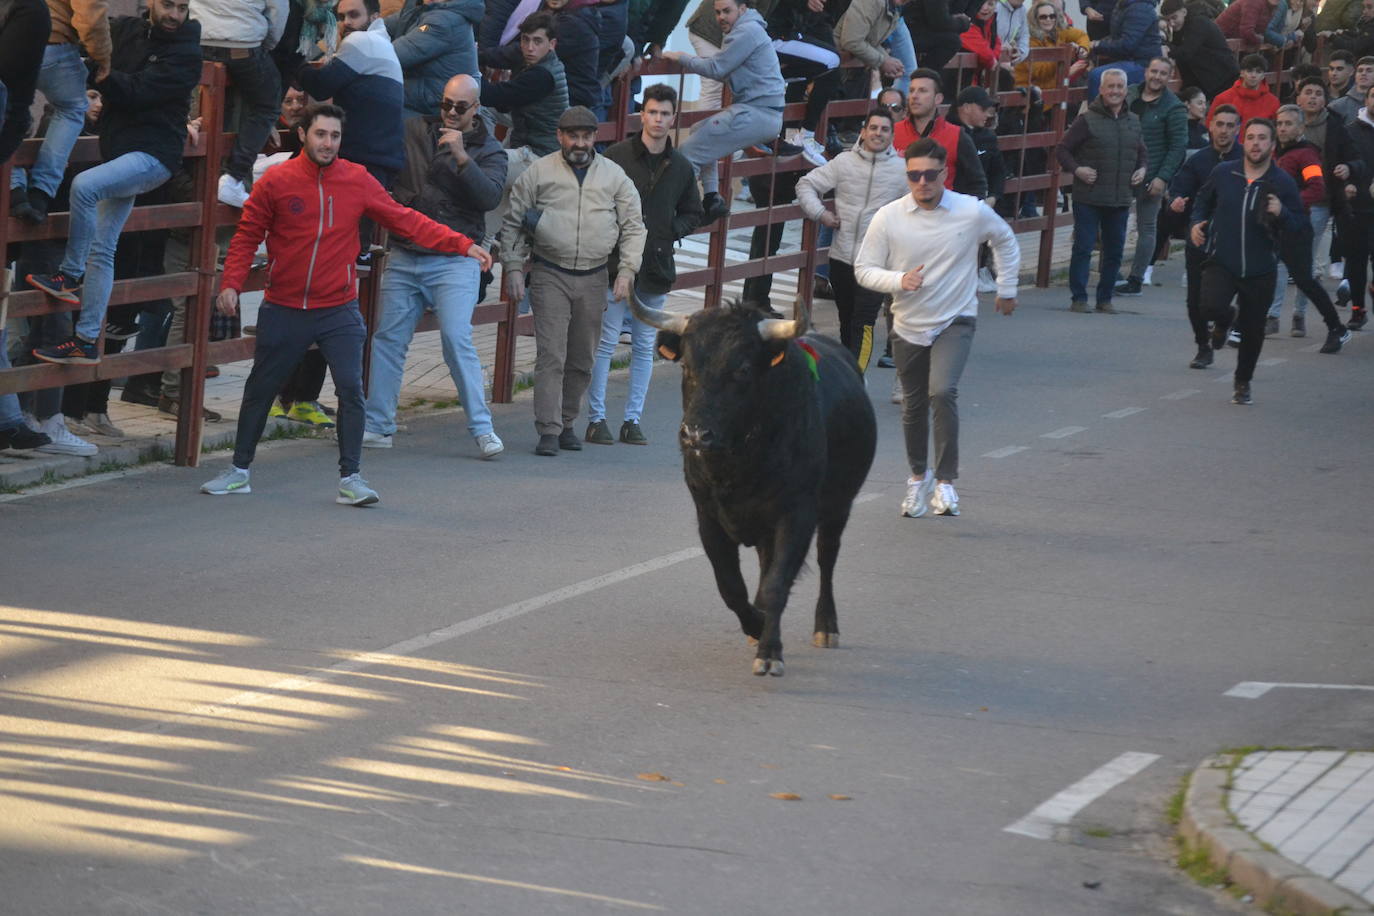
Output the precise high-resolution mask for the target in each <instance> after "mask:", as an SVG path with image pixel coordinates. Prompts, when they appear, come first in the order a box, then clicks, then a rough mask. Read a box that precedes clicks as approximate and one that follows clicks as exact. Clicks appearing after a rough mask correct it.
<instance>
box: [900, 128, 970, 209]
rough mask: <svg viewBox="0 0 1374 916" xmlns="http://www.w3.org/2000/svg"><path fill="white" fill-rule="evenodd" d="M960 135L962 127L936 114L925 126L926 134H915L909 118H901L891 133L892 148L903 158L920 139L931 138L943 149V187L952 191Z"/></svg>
mask: <svg viewBox="0 0 1374 916" xmlns="http://www.w3.org/2000/svg"><path fill="white" fill-rule="evenodd" d="M962 133H963V128H962V127H959V126H958V125H957V124H951V123H950V122H949V120H948V119H946V118H942V117H940V116H939V115H938V114H937V115H936V116H935V117H933V118H931V119H930V124H928V125H926V132H925V133H923V134H918V133H916V127H915V126H914V125H913V124H912V123H911V118H902V120H900V121H898V122H897V127H896V129H895V130H893V132H892V148H893V149H895V150H896V151H897V155H898V156H905V155H906V148H907V147H908V146H910V145H911V144H913V143H915V142H916V141H917V140H920V139H921V138H922V137H931V138H933V139H934V140H935V142H936V143H938V144H940V145H941V146H943V147H944V148H945V187H946V188H947V189H949V190H951V191H953V190H954V173H955V171H957V168H958V165H959V136H960V134H962Z"/></svg>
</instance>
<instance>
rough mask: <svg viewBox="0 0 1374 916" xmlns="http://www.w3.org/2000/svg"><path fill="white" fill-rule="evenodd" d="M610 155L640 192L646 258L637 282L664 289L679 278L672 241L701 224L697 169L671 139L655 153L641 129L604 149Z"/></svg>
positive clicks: (647, 288)
mask: <svg viewBox="0 0 1374 916" xmlns="http://www.w3.org/2000/svg"><path fill="white" fill-rule="evenodd" d="M606 158H607V159H609V160H611V161H612V162H614V163H615V164H616V165H618V166H620V167H621V168H622V169H624V171H625V174H626V176H628V177H629V179H630V180H631V181H632V182H634V186H635V190H636V191H638V192H639V200H640V207H641V208H642V211H643V214H644V233H645V238H644V257H643V259H642V262H641V264H640V269H639V275H638V277H637V278H636V286H638V287H639V288H640V289H642V290H643V291H644V292H646V293H666V292H668V291H669V290H670V289H672V288H673V282H674V281H675V280H676V279H677V265H676V264H675V263H674V261H673V243H674V242H676V241H677V240H678V239H680V238H684V237H686V236H687V235H689V234H690V233H691V232H692V230H694V229H696V227H697V226H698V225H700V224H701V217H702V213H703V211H702V208H701V194H700V192H698V190H697V174H696V169H694V168H693V167H692V164H691V163H690V162H688V161H687V157H686V156H684V155H682V154H681V153H679V152H678V151H677V150H675V149H673V141H672V140H671V139H670V140H668V145H667V147H666V148H665V149H664V155H663V156H662V157H656V156H654V155H653V154H651V153H650V152H649V150H648V148H647V147H646V146H645V145H644V139H643V137H642V136H641V135H640V134H635V135H634V136H633V137H630V138H629V139H628V140H622V141H620V142H619V143H617V144H615V145H613V146H610V147H608V148H607V149H606Z"/></svg>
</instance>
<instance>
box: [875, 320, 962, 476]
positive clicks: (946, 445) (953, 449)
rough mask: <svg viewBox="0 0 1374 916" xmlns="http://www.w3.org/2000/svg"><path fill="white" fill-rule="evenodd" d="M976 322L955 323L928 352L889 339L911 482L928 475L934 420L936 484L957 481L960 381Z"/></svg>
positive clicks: (914, 345) (896, 338)
mask: <svg viewBox="0 0 1374 916" xmlns="http://www.w3.org/2000/svg"><path fill="white" fill-rule="evenodd" d="M976 327H977V320H976V319H974V318H968V317H964V318H956V319H954V324H952V325H950V326H949V327H947V328H945V330H944V331H942V332H941V333H940V336H939V337H937V338H935V343H933V344H931V345H930V346H928V347H921V346H917V345H916V344H913V343H907V342H906V341H905V340H903V339H902V338H901V337H900V336H895V335H894V336H893V338H892V359H893V362H895V363H896V364H897V378H898V379H900V380H901V383H902V394H903V398H902V433H903V434H904V435H905V437H906V458H907V463H908V464H910V465H911V476H913V477H915V478H917V479H920V478H921V477H922V476H923V475H924V474H925V472H926V467H927V466H928V462H927V461H926V455H927V451H928V449H929V442H930V438H931V422H930V420H931V415H932V414H933V415H934V419H935V423H934V434H935V479H936V480H955V479H957V478H958V476H959V405H958V398H959V376H961V375H963V374H964V364H965V363H967V362H968V353H969V349H970V348H972V346H973V332H974V330H975V328H976Z"/></svg>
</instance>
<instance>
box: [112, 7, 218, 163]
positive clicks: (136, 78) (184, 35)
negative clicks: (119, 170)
mask: <svg viewBox="0 0 1374 916" xmlns="http://www.w3.org/2000/svg"><path fill="white" fill-rule="evenodd" d="M110 38H111V40H112V41H113V44H114V55H113V57H112V58H111V59H110V68H111V69H110V75H109V76H107V77H106V78H105V79H103V80H101V81H100V82H98V83H96V84H95V88H96V89H97V90H99V92H100V94H101V95H102V96H103V97H104V99H105V110H104V111H103V113H102V114H101V115H100V126H99V132H100V155H101V157H102V158H104V160H105V161H106V162H109V161H110V160H111V159H116V158H118V157H120V156H122V155H124V154H125V153H147V154H148V155H150V156H152V157H153V158H154V159H156V160H157V161H158V162H160V163H162V164H163V165H164V166H166V167H167V171H169V172H172V173H175V172H176V171H177V170H178V169H180V168H181V153H182V150H183V149H185V147H186V116H187V114H188V113H189V112H190V110H191V90H192V89H194V88H195V87H196V84H197V83H199V82H200V68H201V60H200V23H199V22H196V21H195V20H194V19H188V20H186V21H185V22H183V23H182V24H181V25H180V26H178V27H177V29H176V31H175V32H168V31H166V30H164V29H159V28H154V27H153V25H152V24H151V23H150V22H149V21H148V18H147V17H146V16H121V17H119V18H118V19H112V20H110Z"/></svg>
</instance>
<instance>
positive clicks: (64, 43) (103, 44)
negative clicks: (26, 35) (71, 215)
mask: <svg viewBox="0 0 1374 916" xmlns="http://www.w3.org/2000/svg"><path fill="white" fill-rule="evenodd" d="M48 13H49V15H51V17H52V33H51V34H50V35H49V36H48V46H47V48H46V49H45V50H44V51H43V68H42V69H41V70H40V71H39V72H38V91H39V92H41V93H43V96H44V97H45V98H46V99H47V100H48V102H49V103H50V104H51V105H52V108H53V113H52V118H51V119H50V120H49V121H48V132H47V135H46V136H45V137H44V138H43V146H42V148H41V149H40V150H39V151H38V158H37V159H36V160H35V161H34V164H33V168H32V169H30V170H29V171H28V173H27V174H26V173H25V171H24V170H23V169H15V170H14V171H13V173H11V176H10V187H11V188H12V189H13V190H12V192H11V193H12V196H11V201H12V203H11V206H10V211H11V212H12V213H13V214H14V215H15V216H17V217H19V218H20V219H23V220H25V221H27V222H30V223H35V224H36V223H41V222H43V221H44V220H45V219H47V218H48V207H49V205H50V204H51V203H52V199H53V196H54V195H55V194H56V193H57V188H58V185H60V184H62V175H63V173H64V172H65V171H66V170H67V158H68V157H69V156H71V154H72V147H73V146H75V145H76V138H77V137H79V136H81V130H82V127H83V126H84V125H85V122H86V76H87V73H88V71H87V69H86V64H85V62H83V61H82V60H81V47H82V45H84V46H85V47H86V53H87V54H89V55H90V56H91V60H93V61H95V65H96V77H95V79H96V81H97V82H99V81H100V80H103V79H104V78H105V77H107V76H109V75H110V53H111V47H110V20H109V10H108V9H107V8H106V5H105V0H48Z"/></svg>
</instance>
